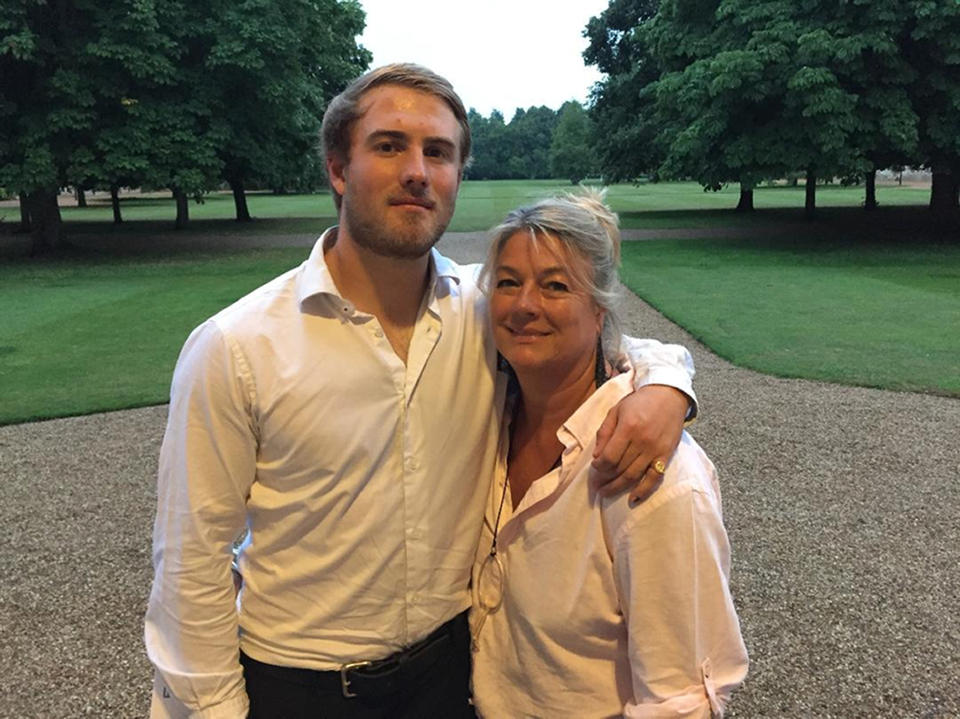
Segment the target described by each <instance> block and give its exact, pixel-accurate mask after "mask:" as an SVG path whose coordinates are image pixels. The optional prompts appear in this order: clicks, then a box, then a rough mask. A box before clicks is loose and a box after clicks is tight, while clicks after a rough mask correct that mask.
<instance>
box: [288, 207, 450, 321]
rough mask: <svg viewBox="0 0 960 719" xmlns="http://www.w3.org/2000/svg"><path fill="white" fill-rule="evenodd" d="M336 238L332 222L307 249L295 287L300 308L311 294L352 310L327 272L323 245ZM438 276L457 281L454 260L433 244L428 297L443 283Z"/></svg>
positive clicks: (345, 309) (433, 295) (324, 246)
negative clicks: (329, 299)
mask: <svg viewBox="0 0 960 719" xmlns="http://www.w3.org/2000/svg"><path fill="white" fill-rule="evenodd" d="M336 241H337V227H336V226H333V227H330V228H328V229H327V230H326V232H324V233H323V234H322V235H321V236H320V239H318V240H317V241H316V242H315V243H314V245H313V249H312V250H311V251H310V256H309V257H308V258H307V261H306V262H304V264H303V272H302V274H301V275H300V282H299V283H298V287H297V300H298V301H299V302H300V306H301V308H302V307H303V304H304V302H306V301H307V300H308V299H309V298H311V297H314V296H316V295H328V296H329V297H331V298H332V299H334V300H336V301H337V302H339V303H341V304H343V305H344V308H343V309H344V311H349V312H352V310H353V305H352V303H351V302H350V301H349V300H347V299H345V298H344V297H343V296H342V295H341V294H340V290H339V289H337V284H336V282H334V281H333V276H332V275H331V274H330V268H329V267H327V260H326V258H325V257H324V254H323V251H324V248H326V247H328V246H330V245H332V244H333V243H334V242H336ZM440 279H445V280H452V281H453V282H455V283H457V284H459V283H460V275H459V274H458V272H457V266H456V264H455V263H454V262H452V261H451V260H449V259H447V258H446V257H444V256H443V255H441V254H440V253H439V252H437V250H436V249H435V248H432V249H431V250H430V283H429V293H430V294H431V295H432V297H431V300H432V299H433V298H435V297H436V296H437V294H438V292H439V291H438V287H439V286H440V285H441V284H446V283H440V282H438V280H440Z"/></svg>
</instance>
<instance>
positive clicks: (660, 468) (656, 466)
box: [653, 459, 667, 474]
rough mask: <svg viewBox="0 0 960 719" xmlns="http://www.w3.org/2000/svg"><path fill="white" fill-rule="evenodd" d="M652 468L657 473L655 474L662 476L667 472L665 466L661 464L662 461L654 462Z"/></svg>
mask: <svg viewBox="0 0 960 719" xmlns="http://www.w3.org/2000/svg"><path fill="white" fill-rule="evenodd" d="M653 468H654V469H655V470H656V471H657V474H663V473H664V472H666V471H667V465H665V464H664V463H663V460H662V459H657V460H654V462H653Z"/></svg>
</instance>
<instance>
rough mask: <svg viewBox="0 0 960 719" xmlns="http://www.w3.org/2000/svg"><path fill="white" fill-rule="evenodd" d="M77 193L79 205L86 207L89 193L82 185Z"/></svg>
mask: <svg viewBox="0 0 960 719" xmlns="http://www.w3.org/2000/svg"><path fill="white" fill-rule="evenodd" d="M76 195H77V207H86V206H87V193H86V192H84V191H83V188H82V187H78V188H77V191H76Z"/></svg>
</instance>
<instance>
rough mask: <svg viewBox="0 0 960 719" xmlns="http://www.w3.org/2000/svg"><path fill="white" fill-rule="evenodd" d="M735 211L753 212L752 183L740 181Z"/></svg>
mask: <svg viewBox="0 0 960 719" xmlns="http://www.w3.org/2000/svg"><path fill="white" fill-rule="evenodd" d="M737 212H753V185H751V184H749V183H747V182H741V183H740V200H739V201H738V202H737Z"/></svg>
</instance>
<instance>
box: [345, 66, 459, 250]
mask: <svg viewBox="0 0 960 719" xmlns="http://www.w3.org/2000/svg"><path fill="white" fill-rule="evenodd" d="M363 106H364V107H365V110H366V112H365V113H364V114H363V116H362V117H361V118H360V119H359V120H357V122H356V123H354V126H353V128H352V129H351V133H350V159H349V161H348V162H346V163H344V162H343V161H342V160H338V159H336V158H334V159H331V160H330V161H329V162H328V163H327V169H328V172H329V174H330V181H331V184H332V185H333V187H334V189H335V190H336V191H337V192H339V193H340V194H341V195H342V196H343V202H342V205H341V208H340V225H341V233H344V232H345V233H346V234H347V235H348V236H349V237H350V238H351V239H352V240H353V241H354V242H356V243H357V244H358V245H360V246H362V247H364V248H366V249H368V250H370V251H371V252H375V253H376V254H378V255H382V256H385V257H395V258H400V259H415V258H418V257H422V256H423V255H424V254H426V253H427V252H428V251H429V250H430V248H431V247H433V245H434V243H436V241H437V240H439V239H440V236H441V235H442V234H443V232H444V230H446V228H447V225H448V224H449V222H450V218H451V217H452V216H453V210H454V207H455V205H456V199H457V190H458V189H459V187H460V170H461V158H460V152H459V147H460V126H459V124H458V123H457V119H456V117H455V116H454V114H453V112H452V111H451V110H450V108H449V107H448V106H447V104H446V103H445V102H444V101H443V100H441V99H440V98H437V97H434V96H433V95H429V94H427V93H424V92H420V91H419V90H414V89H412V88H408V87H403V86H399V85H381V86H380V87H375V88H373V89H372V90H370V91H369V92H367V93H366V95H364V98H363Z"/></svg>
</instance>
